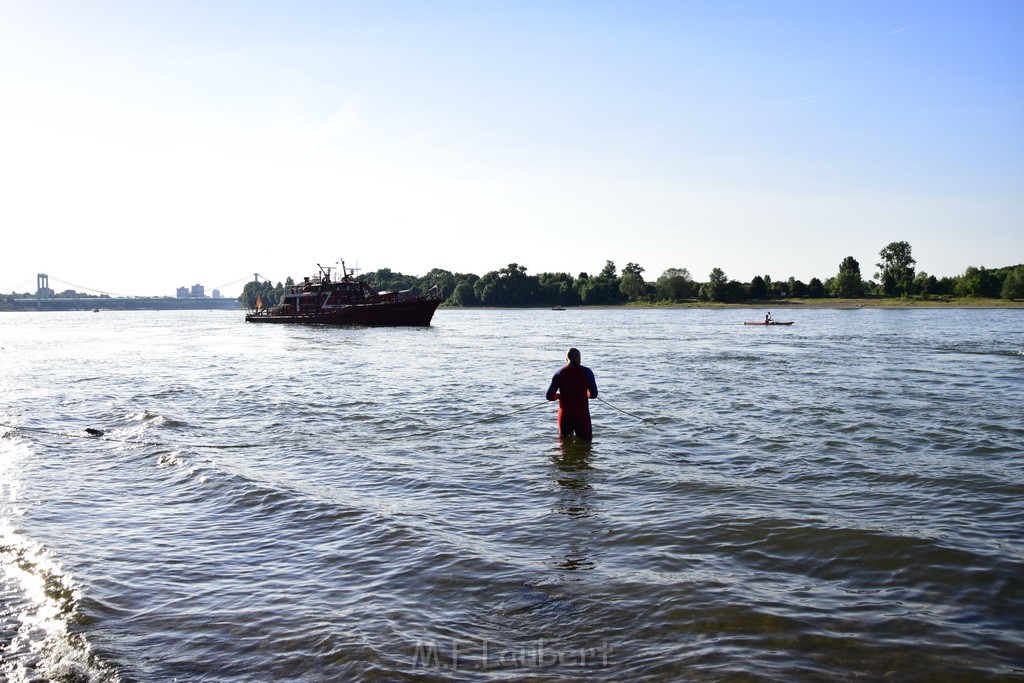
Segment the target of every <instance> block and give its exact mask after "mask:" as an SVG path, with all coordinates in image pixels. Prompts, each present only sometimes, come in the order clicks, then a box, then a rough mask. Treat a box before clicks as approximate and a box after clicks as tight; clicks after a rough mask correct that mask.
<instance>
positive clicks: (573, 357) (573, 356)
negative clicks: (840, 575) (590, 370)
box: [565, 348, 580, 365]
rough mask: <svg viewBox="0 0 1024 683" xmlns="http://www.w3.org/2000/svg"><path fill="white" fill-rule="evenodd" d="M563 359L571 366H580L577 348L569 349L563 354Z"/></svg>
mask: <svg viewBox="0 0 1024 683" xmlns="http://www.w3.org/2000/svg"><path fill="white" fill-rule="evenodd" d="M565 359H566V360H567V361H569V362H570V363H572V364H573V365H579V364H580V350H579V349H577V348H571V349H569V350H568V351H566V352H565Z"/></svg>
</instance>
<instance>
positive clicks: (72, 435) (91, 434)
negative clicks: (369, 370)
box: [0, 397, 653, 449]
mask: <svg viewBox="0 0 1024 683" xmlns="http://www.w3.org/2000/svg"><path fill="white" fill-rule="evenodd" d="M597 400H598V401H600V402H601V403H603V404H605V405H606V406H608V407H610V408H614V409H615V410H617V411H619V412H620V413H625V414H626V415H629V416H630V417H633V418H636V419H637V420H640V421H642V422H648V423H652V424H653V420H650V419H649V418H646V417H640V416H639V415H634V414H633V413H630V412H628V411H626V410H623V409H622V408H619V407H618V406H616V405H613V404H611V403H609V402H608V401H606V400H604V399H603V398H600V397H599V398H598V399H597ZM548 403H549V402H548V401H542V402H541V403H534V404H531V405H528V406H525V407H523V408H517V409H516V410H513V411H511V412H508V413H500V414H497V415H488V416H487V417H483V418H480V419H478V420H474V421H472V422H463V423H460V424H457V425H451V426H448V427H441V428H440V429H431V430H428V431H424V432H415V433H413V434H396V435H394V436H385V437H381V438H378V439H377V440H378V441H396V440H398V439H409V438H418V437H425V436H433V435H435V434H441V433H442V432H450V431H452V430H454V429H467V428H469V427H473V426H475V425H478V424H483V423H485V422H493V421H495V420H501V419H503V418H506V417H511V416H513V415H517V414H518V413H523V412H526V411H527V410H534V409H536V408H540V407H541V406H545V405H548ZM0 427H6V428H7V429H11V430H14V431H23V432H35V433H37V434H46V435H49V436H57V437H61V438H66V439H97V440H99V441H107V442H110V443H120V444H126V445H130V446H156V447H161V448H214V449H244V448H260V447H262V446H265V445H266V444H255V443H245V444H211V443H174V444H170V443H166V442H160V441H138V440H135V439H114V438H111V437H109V436H105V435H104V433H103V430H100V429H93V428H89V429H86V430H83V433H76V432H66V431H58V430H56V429H47V428H45V427H25V426H21V425H12V424H4V423H0Z"/></svg>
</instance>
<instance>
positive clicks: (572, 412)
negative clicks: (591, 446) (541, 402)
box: [547, 348, 597, 441]
mask: <svg viewBox="0 0 1024 683" xmlns="http://www.w3.org/2000/svg"><path fill="white" fill-rule="evenodd" d="M565 361H566V365H565V366H564V367H562V369H560V370H559V371H558V372H556V373H555V375H554V377H552V378H551V386H549V387H548V393H547V399H548V400H549V401H554V400H555V399H558V432H559V434H561V435H562V436H571V435H573V434H575V435H576V436H578V437H580V438H581V439H584V440H586V441H590V440H591V439H592V438H593V436H594V431H593V427H592V426H591V424H590V399H592V398H597V380H595V379H594V373H593V372H592V371H591V370H590V368H588V367H584V366H583V365H581V364H580V351H579V349H576V348H571V349H569V350H568V351H566V352H565Z"/></svg>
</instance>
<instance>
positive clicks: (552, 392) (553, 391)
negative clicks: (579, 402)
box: [545, 372, 558, 401]
mask: <svg viewBox="0 0 1024 683" xmlns="http://www.w3.org/2000/svg"><path fill="white" fill-rule="evenodd" d="M545 398H546V399H547V400H549V401H554V400H555V399H556V398H558V373H557V372H556V373H555V375H554V377H552V378H551V386H549V387H548V393H547V394H546V395H545Z"/></svg>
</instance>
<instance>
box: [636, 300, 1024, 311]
mask: <svg viewBox="0 0 1024 683" xmlns="http://www.w3.org/2000/svg"><path fill="white" fill-rule="evenodd" d="M625 307H626V308H765V309H767V310H771V309H773V308H774V309H776V310H780V311H781V310H799V309H801V308H805V309H810V308H835V309H858V308H978V309H984V308H1019V309H1024V300H1012V299H977V298H952V297H932V298H929V299H883V298H877V299H875V298H860V299H772V300H770V301H766V300H760V301H740V302H736V303H720V302H712V301H687V302H685V303H655V304H645V303H630V304H626V305H625Z"/></svg>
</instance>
